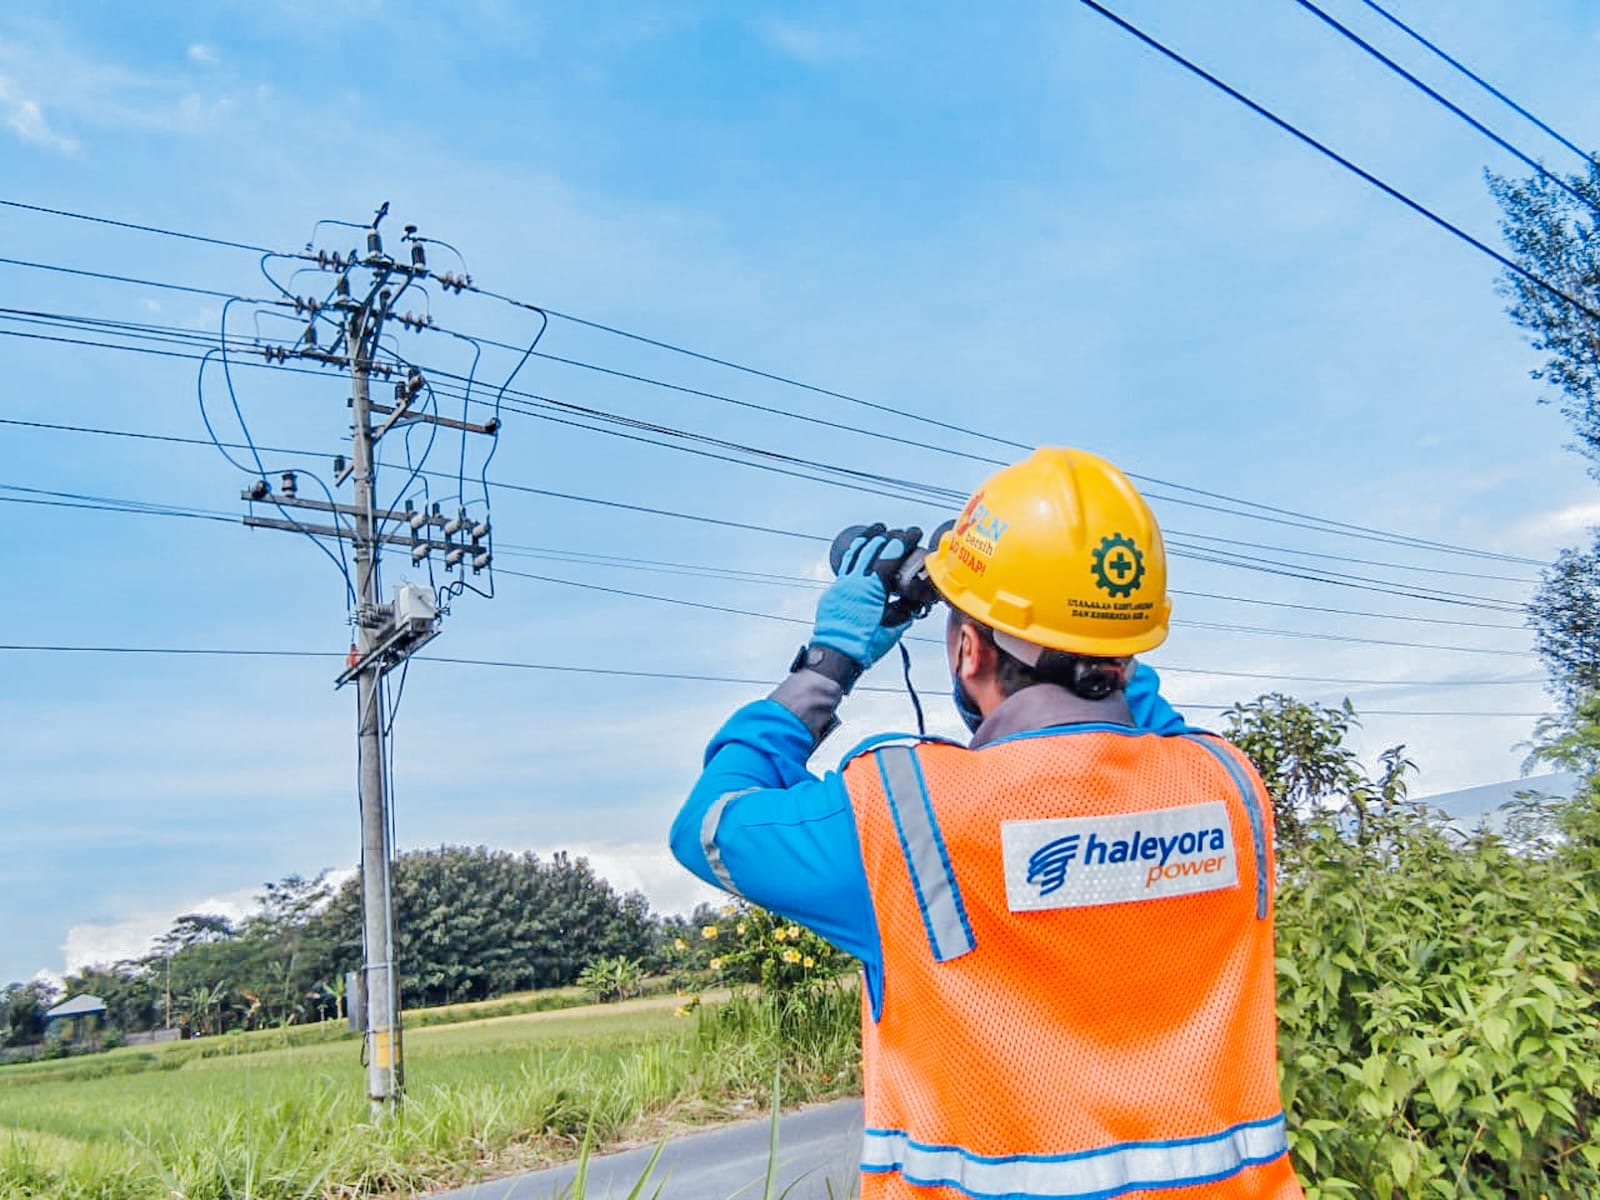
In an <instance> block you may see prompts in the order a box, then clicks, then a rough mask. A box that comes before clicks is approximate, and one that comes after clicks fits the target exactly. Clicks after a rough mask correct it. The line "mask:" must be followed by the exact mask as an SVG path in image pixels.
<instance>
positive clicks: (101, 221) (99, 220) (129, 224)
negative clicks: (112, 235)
mask: <svg viewBox="0 0 1600 1200" xmlns="http://www.w3.org/2000/svg"><path fill="white" fill-rule="evenodd" d="M0 204H3V205H5V206H6V207H7V208H19V209H23V210H25V211H27V212H36V213H44V214H47V215H49V216H52V217H68V218H70V219H71V220H74V221H88V222H91V223H92V224H95V225H111V226H115V227H116V228H118V229H133V230H137V231H138V232H140V233H154V234H159V235H160V236H161V237H169V238H181V239H183V240H184V241H186V242H204V243H206V244H207V245H210V246H225V247H227V248H228V249H230V250H250V251H253V252H254V253H256V254H272V253H274V252H273V251H272V250H269V249H267V247H265V246H252V245H250V244H249V243H248V242H233V241H229V240H228V239H227V238H214V237H206V236H204V235H202V234H198V233H184V232H182V231H181V230H177V229H162V228H159V227H158V226H155V225H141V224H139V223H138V222H136V221H114V220H112V219H111V218H110V217H92V216H90V215H89V214H88V213H80V212H72V211H71V210H70V209H65V208H47V207H45V206H44V205H42V204H24V203H22V201H20V200H0Z"/></svg>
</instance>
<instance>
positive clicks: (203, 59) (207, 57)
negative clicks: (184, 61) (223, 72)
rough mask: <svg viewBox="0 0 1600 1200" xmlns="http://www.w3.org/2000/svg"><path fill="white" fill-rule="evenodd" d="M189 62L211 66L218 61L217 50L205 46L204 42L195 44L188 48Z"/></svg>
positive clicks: (213, 47)
mask: <svg viewBox="0 0 1600 1200" xmlns="http://www.w3.org/2000/svg"><path fill="white" fill-rule="evenodd" d="M189 61H190V62H197V63H204V64H206V65H207V66H211V65H213V64H215V63H216V62H217V61H218V60H217V48H216V47H215V46H211V45H207V44H206V43H205V42H196V43H195V44H194V45H192V46H190V47H189Z"/></svg>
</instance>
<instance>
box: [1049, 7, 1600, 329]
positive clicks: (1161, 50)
mask: <svg viewBox="0 0 1600 1200" xmlns="http://www.w3.org/2000/svg"><path fill="white" fill-rule="evenodd" d="M1079 2H1080V3H1081V4H1083V5H1084V6H1085V7H1087V8H1090V9H1093V10H1094V11H1095V12H1097V13H1099V14H1100V15H1101V16H1103V17H1105V18H1106V20H1108V21H1110V22H1112V23H1113V24H1114V25H1116V26H1118V27H1119V28H1120V29H1122V30H1124V31H1125V32H1127V33H1130V34H1132V35H1133V36H1134V37H1135V38H1137V39H1138V40H1139V41H1141V42H1143V43H1144V44H1145V45H1146V46H1148V47H1150V49H1152V50H1154V51H1156V53H1158V54H1160V55H1162V56H1163V57H1165V58H1167V59H1168V60H1170V61H1171V62H1174V63H1176V64H1177V65H1178V66H1180V67H1182V68H1183V69H1184V70H1186V71H1188V72H1190V73H1191V74H1193V75H1194V76H1196V77H1197V78H1199V79H1203V80H1204V81H1205V82H1206V83H1209V84H1210V85H1211V86H1212V87H1214V88H1216V89H1217V90H1218V91H1221V92H1223V93H1224V94H1225V95H1227V96H1230V97H1232V98H1233V99H1234V100H1237V101H1238V102H1239V103H1240V104H1243V105H1244V106H1245V107H1246V108H1248V109H1250V111H1251V112H1253V113H1255V114H1256V115H1257V116H1259V117H1261V118H1263V119H1264V120H1266V121H1269V122H1271V123H1272V124H1273V125H1275V126H1277V127H1278V128H1279V129H1281V130H1283V131H1284V132H1285V133H1287V134H1289V135H1290V136H1291V137H1293V138H1295V139H1296V140H1298V141H1300V142H1302V143H1303V144H1305V145H1307V146H1309V147H1311V148H1312V149H1313V150H1315V151H1317V153H1319V154H1321V155H1322V156H1323V157H1325V158H1327V159H1329V160H1331V161H1332V162H1335V163H1337V164H1338V165H1339V166H1341V167H1343V168H1344V169H1345V170H1347V171H1349V172H1350V173H1351V174H1353V175H1355V176H1357V177H1359V178H1360V179H1363V180H1365V181H1366V182H1367V183H1369V184H1371V185H1372V186H1373V187H1375V188H1377V189H1378V190H1379V191H1380V192H1383V193H1384V195H1386V196H1389V197H1391V198H1392V199H1394V200H1398V201H1399V202H1400V203H1401V204H1403V205H1405V206H1406V207H1407V208H1409V209H1410V210H1411V211H1412V212H1414V213H1416V214H1417V215H1418V216H1419V217H1422V218H1423V219H1424V220H1426V221H1428V222H1430V223H1431V224H1433V225H1436V226H1438V227H1439V228H1440V229H1443V230H1444V231H1445V232H1446V233H1448V234H1450V235H1451V236H1453V237H1455V238H1457V239H1458V240H1460V241H1462V242H1465V243H1466V244H1467V245H1468V246H1471V247H1472V248H1473V249H1475V250H1477V251H1478V252H1479V253H1481V254H1484V255H1486V256H1487V257H1489V258H1491V259H1493V260H1494V261H1495V262H1497V263H1499V264H1500V265H1501V266H1502V267H1504V268H1505V269H1506V270H1507V271H1510V272H1511V273H1512V274H1514V275H1517V276H1519V277H1520V278H1522V279H1525V280H1527V281H1528V282H1529V283H1531V284H1532V285H1533V286H1534V287H1536V288H1539V289H1540V290H1541V291H1545V292H1548V293H1549V294H1550V295H1551V296H1553V297H1555V298H1556V299H1557V300H1559V301H1561V302H1562V303H1563V304H1566V305H1569V306H1570V307H1571V308H1573V309H1575V310H1576V311H1578V312H1581V313H1583V314H1584V315H1585V316H1587V317H1590V318H1592V319H1594V320H1596V321H1600V311H1597V310H1596V309H1594V308H1591V307H1590V306H1589V305H1587V304H1585V303H1584V302H1583V301H1582V300H1579V299H1578V298H1577V297H1576V296H1573V295H1571V294H1570V293H1568V292H1565V291H1563V290H1562V289H1561V288H1559V287H1557V286H1556V285H1555V284H1553V283H1551V282H1550V281H1549V280H1547V279H1544V278H1542V277H1541V276H1539V275H1536V274H1534V273H1533V272H1532V271H1530V270H1528V268H1526V267H1524V266H1523V265H1522V264H1520V263H1518V262H1516V261H1515V260H1514V259H1511V258H1508V257H1507V256H1506V255H1504V254H1501V253H1500V251H1498V250H1496V249H1495V248H1494V247H1493V246H1491V245H1489V244H1488V243H1487V242H1485V241H1483V240H1481V239H1480V238H1476V237H1474V236H1473V235H1472V234H1470V233H1468V232H1467V231H1466V230H1465V229H1463V228H1461V226H1459V225H1457V224H1455V223H1454V222H1452V221H1450V220H1449V219H1447V218H1445V217H1442V216H1440V215H1439V214H1438V213H1436V212H1434V211H1433V210H1432V209H1431V208H1429V207H1427V206H1426V205H1425V204H1423V203H1422V202H1421V201H1418V200H1413V199H1412V198H1411V197H1410V196H1408V195H1406V194H1405V193H1404V192H1402V191H1401V190H1400V189H1399V188H1397V187H1395V186H1394V185H1393V184H1390V183H1386V182H1384V181H1383V180H1382V179H1380V178H1378V176H1376V175H1374V174H1373V173H1372V172H1371V171H1368V170H1367V169H1366V168H1365V167H1361V166H1358V165H1357V164H1356V163H1355V162H1353V161H1352V160H1351V159H1349V158H1346V157H1345V156H1344V155H1342V154H1340V153H1339V152H1338V151H1337V150H1334V149H1333V148H1332V147H1330V146H1328V145H1327V144H1326V143H1324V142H1320V141H1318V140H1317V139H1316V138H1314V137H1312V136H1311V135H1310V134H1309V133H1307V132H1305V131H1304V130H1303V129H1301V128H1300V127H1299V126H1297V125H1294V124H1291V123H1290V122H1289V121H1287V120H1285V119H1284V118H1283V117H1280V116H1279V115H1278V114H1277V113H1275V112H1273V111H1272V110H1271V109H1269V108H1267V107H1265V106H1264V105H1261V104H1258V103H1257V102H1256V101H1254V100H1252V99H1251V98H1250V97H1249V96H1246V95H1245V94H1244V93H1243V92H1241V91H1240V90H1239V89H1238V88H1236V87H1233V86H1232V85H1231V84H1228V83H1224V82H1223V81H1222V80H1221V79H1219V78H1218V77H1217V76H1215V75H1213V74H1212V73H1211V72H1210V71H1207V70H1206V69H1205V68H1204V67H1201V66H1199V65H1198V64H1196V63H1194V62H1192V61H1191V60H1189V59H1187V58H1185V57H1184V56H1183V55H1181V54H1179V53H1178V52H1177V51H1176V50H1173V49H1172V48H1171V47H1170V46H1167V45H1165V44H1164V43H1162V42H1160V41H1158V40H1157V39H1156V38H1154V37H1152V36H1151V35H1150V34H1148V33H1146V32H1145V31H1144V30H1142V29H1140V28H1139V27H1138V26H1137V25H1134V24H1133V23H1132V22H1130V21H1128V20H1126V19H1125V18H1123V17H1121V16H1118V15H1117V14H1116V13H1114V12H1112V11H1111V10H1110V9H1109V8H1107V7H1106V6H1105V5H1103V4H1100V3H1099V2H1098V0H1079Z"/></svg>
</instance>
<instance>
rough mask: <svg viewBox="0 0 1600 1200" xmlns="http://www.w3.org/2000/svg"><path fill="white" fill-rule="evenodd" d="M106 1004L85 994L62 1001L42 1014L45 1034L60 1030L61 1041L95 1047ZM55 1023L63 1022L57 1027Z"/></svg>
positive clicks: (103, 1019) (97, 997)
mask: <svg viewBox="0 0 1600 1200" xmlns="http://www.w3.org/2000/svg"><path fill="white" fill-rule="evenodd" d="M105 1016H106V1002H105V1001H104V1000H102V999H100V997H99V996H91V995H88V994H87V993H85V994H83V995H79V996H74V997H72V999H70V1000H63V1001H62V1002H61V1003H60V1004H58V1005H56V1006H55V1007H54V1008H52V1009H51V1010H50V1011H49V1012H47V1013H45V1014H44V1028H45V1032H46V1034H48V1033H49V1032H50V1031H51V1030H52V1029H56V1028H60V1029H61V1031H62V1041H64V1042H67V1043H70V1044H73V1045H91V1046H92V1045H95V1044H97V1043H98V1042H99V1041H100V1026H101V1024H102V1023H103V1022H104V1021H105ZM57 1021H63V1022H65V1025H64V1026H57V1024H56V1022H57Z"/></svg>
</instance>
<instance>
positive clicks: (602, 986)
mask: <svg viewBox="0 0 1600 1200" xmlns="http://www.w3.org/2000/svg"><path fill="white" fill-rule="evenodd" d="M578 986H579V987H581V988H582V989H583V990H584V991H585V992H586V993H588V995H589V996H590V997H592V998H593V999H595V1000H597V1001H599V1002H600V1003H602V1004H605V1003H609V1002H610V1001H613V1000H626V999H628V998H630V997H632V996H638V995H641V994H643V992H644V968H643V967H642V966H640V964H639V963H637V962H636V961H634V960H633V959H631V958H624V957H623V956H622V955H620V954H614V955H608V956H606V957H603V958H597V959H595V960H594V961H593V962H591V963H590V964H589V965H588V966H586V967H585V968H584V969H583V971H582V972H581V973H580V974H579V975H578Z"/></svg>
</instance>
